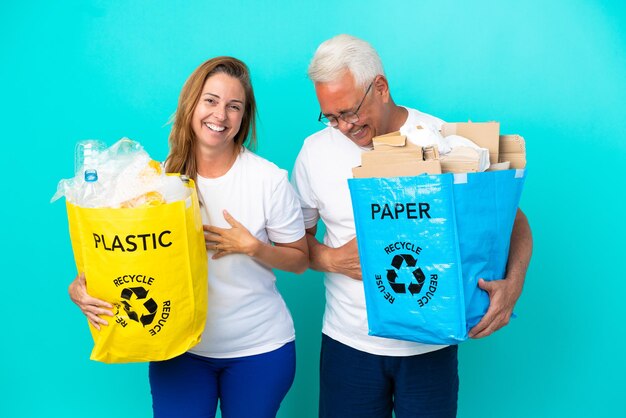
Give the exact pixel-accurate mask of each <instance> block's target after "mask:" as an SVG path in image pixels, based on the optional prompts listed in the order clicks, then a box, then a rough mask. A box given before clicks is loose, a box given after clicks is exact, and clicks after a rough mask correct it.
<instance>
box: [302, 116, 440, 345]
mask: <svg viewBox="0 0 626 418" xmlns="http://www.w3.org/2000/svg"><path fill="white" fill-rule="evenodd" d="M407 110H408V117H407V120H406V122H405V123H404V125H403V127H407V128H408V127H409V126H416V125H419V124H420V123H422V124H428V125H431V126H436V127H440V126H441V124H442V123H443V121H442V120H440V119H438V118H436V117H434V116H430V115H427V114H425V113H421V112H418V111H417V110H414V109H407ZM363 151H367V150H366V149H364V148H361V147H359V146H358V145H356V144H355V143H354V142H352V141H351V140H350V139H349V138H347V137H346V136H345V135H343V134H342V133H341V131H339V130H338V129H334V128H326V129H323V130H321V131H319V132H317V133H315V134H313V135H311V136H309V137H308V138H307V139H305V141H304V144H303V146H302V149H301V150H300V154H299V155H298V158H297V159H296V163H295V166H294V169H293V173H292V184H293V185H294V187H295V189H296V192H297V193H298V195H299V198H300V203H301V205H302V212H303V215H304V224H305V226H306V228H307V229H308V228H312V227H314V226H315V225H317V222H318V219H321V220H322V221H323V222H324V225H325V226H326V234H325V235H324V244H325V245H327V246H329V247H332V248H337V247H340V246H342V245H344V244H345V243H346V242H348V241H350V240H351V239H352V238H354V237H355V236H356V231H355V226H354V215H353V212H352V201H351V199H350V190H349V189H348V181H347V180H348V179H349V178H352V168H353V167H356V166H359V165H361V153H362V152H363ZM324 284H325V287H326V310H325V312H324V323H323V327H322V332H323V333H324V334H326V335H328V336H329V337H331V338H333V339H334V340H337V341H339V342H341V343H343V344H346V345H348V346H350V347H352V348H355V349H357V350H360V351H365V352H367V353H371V354H376V355H386V356H410V355H415V354H422V353H426V352H429V351H434V350H438V349H440V348H443V347H445V346H441V345H426V344H419V343H415V342H410V341H401V340H394V339H389V338H381V337H375V336H370V335H368V334H367V332H368V326H367V314H366V310H365V293H364V290H363V282H361V281H359V280H354V279H351V278H349V277H348V276H345V275H342V274H337V273H325V276H324Z"/></svg>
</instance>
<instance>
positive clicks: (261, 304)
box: [70, 57, 308, 418]
mask: <svg viewBox="0 0 626 418" xmlns="http://www.w3.org/2000/svg"><path fill="white" fill-rule="evenodd" d="M255 114H256V105H255V100H254V93H253V90H252V85H251V82H250V76H249V72H248V68H247V67H246V65H245V64H244V63H243V62H241V61H239V60H237V59H235V58H231V57H217V58H213V59H211V60H208V61H206V62H205V63H203V64H202V65H200V67H198V68H197V69H196V70H195V71H194V72H193V73H192V74H191V76H190V77H189V79H188V80H187V82H186V83H185V85H184V86H183V89H182V91H181V94H180V98H179V103H178V109H177V111H176V114H175V117H174V122H173V127H172V131H171V133H170V138H169V141H170V155H169V157H168V158H167V161H166V164H165V165H166V170H167V171H168V172H177V173H184V174H186V175H188V176H189V177H190V178H193V179H195V180H196V184H197V187H198V192H199V196H200V200H201V202H202V204H201V206H202V212H203V223H204V224H205V225H204V230H205V238H206V245H207V253H208V256H209V277H208V280H209V302H208V314H207V322H206V326H205V329H204V332H203V335H202V341H201V342H200V343H199V344H198V345H197V346H195V347H193V348H192V349H191V350H190V351H189V352H187V353H185V354H183V355H181V356H179V357H176V358H174V359H171V360H167V361H162V362H153V363H151V364H150V385H151V390H152V399H153V408H154V416H155V417H201V416H202V417H206V416H215V412H216V409H217V401H218V399H219V401H220V409H221V412H222V417H224V418H229V417H231V418H236V417H246V418H250V417H252V418H254V417H259V418H261V417H275V416H276V413H277V411H278V408H279V406H280V403H281V401H282V399H283V398H284V396H285V395H286V394H287V391H288V390H289V388H290V387H291V384H292V383H293V378H294V374H295V343H294V340H295V332H294V328H293V321H292V319H291V315H290V313H289V311H288V309H287V307H286V305H285V303H284V301H283V299H282V297H281V296H280V294H279V293H278V291H277V289H276V286H275V276H274V274H273V273H272V269H273V268H276V269H280V270H285V271H291V272H295V273H302V272H304V271H305V270H306V268H307V267H308V250H307V245H306V238H304V232H305V231H304V224H303V221H302V214H301V212H300V205H299V203H298V201H297V199H296V196H295V194H294V192H293V190H292V188H291V186H290V184H289V182H288V180H287V173H286V172H285V171H284V170H280V169H279V168H278V167H276V166H275V165H274V164H272V163H270V162H268V161H267V160H264V159H262V158H261V157H258V156H257V155H255V154H253V153H252V152H250V151H249V150H248V149H246V148H245V147H244V145H246V143H247V141H248V140H250V141H251V142H253V143H254V141H255V139H256V138H255V137H256V129H255ZM272 243H273V245H272ZM70 297H71V298H72V300H73V301H74V302H75V303H76V304H77V305H79V307H80V308H81V309H82V311H83V312H84V313H85V315H86V316H87V317H88V318H89V320H90V322H91V323H92V324H93V325H94V326H95V327H97V328H99V326H100V325H106V320H104V319H103V318H101V317H100V316H99V315H112V312H111V311H110V309H111V305H110V304H108V303H106V302H104V301H100V300H98V299H94V298H91V297H90V296H89V295H88V294H87V292H86V287H85V279H84V277H83V276H79V277H77V278H76V280H75V281H74V283H72V285H70Z"/></svg>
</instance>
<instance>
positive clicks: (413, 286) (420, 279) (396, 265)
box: [387, 254, 426, 295]
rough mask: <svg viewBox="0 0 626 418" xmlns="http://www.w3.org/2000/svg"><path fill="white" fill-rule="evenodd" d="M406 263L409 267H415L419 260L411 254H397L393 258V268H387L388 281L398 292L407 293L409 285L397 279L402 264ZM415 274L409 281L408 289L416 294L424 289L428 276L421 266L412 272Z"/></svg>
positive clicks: (412, 293)
mask: <svg viewBox="0 0 626 418" xmlns="http://www.w3.org/2000/svg"><path fill="white" fill-rule="evenodd" d="M403 263H406V266H407V267H410V268H412V267H415V266H416V265H417V260H416V259H415V257H413V256H412V255H411V254H396V255H395V256H394V257H393V259H392V260H391V266H392V267H393V269H387V281H388V282H389V285H390V286H391V288H392V289H393V291H394V292H396V293H406V291H407V286H406V285H405V284H404V283H402V282H401V283H398V282H396V280H397V279H398V272H399V271H400V268H401V267H402V264H403ZM411 274H412V276H413V279H414V281H413V280H411V281H410V282H409V285H408V290H409V293H411V295H415V294H417V293H419V292H420V291H421V290H422V286H424V281H425V280H426V276H425V275H424V272H423V271H422V269H421V268H419V267H417V268H416V269H413V271H412V272H411Z"/></svg>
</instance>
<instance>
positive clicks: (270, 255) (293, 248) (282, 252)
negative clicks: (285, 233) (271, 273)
mask: <svg viewBox="0 0 626 418" xmlns="http://www.w3.org/2000/svg"><path fill="white" fill-rule="evenodd" d="M249 255H250V256H251V257H253V258H254V259H255V260H257V261H259V262H261V263H263V264H265V265H266V266H268V267H270V268H273V269H278V270H283V271H289V272H292V273H298V274H300V273H304V272H305V271H306V269H307V268H308V267H309V259H308V258H309V257H308V251H307V247H306V240H305V238H304V237H303V238H301V239H300V240H298V241H296V242H293V243H289V244H279V243H277V244H275V245H272V244H269V243H265V242H261V241H259V242H258V245H257V247H256V248H255V249H254V250H253V251H252V252H251V253H250V254H249Z"/></svg>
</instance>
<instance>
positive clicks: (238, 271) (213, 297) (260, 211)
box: [189, 150, 305, 358]
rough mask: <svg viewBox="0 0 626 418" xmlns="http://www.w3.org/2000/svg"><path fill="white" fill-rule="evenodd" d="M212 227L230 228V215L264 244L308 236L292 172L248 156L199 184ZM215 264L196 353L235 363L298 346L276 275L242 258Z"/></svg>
mask: <svg viewBox="0 0 626 418" xmlns="http://www.w3.org/2000/svg"><path fill="white" fill-rule="evenodd" d="M197 183H198V190H199V192H200V194H201V196H202V199H203V201H204V203H205V205H203V207H202V221H203V223H204V224H205V225H214V226H217V227H220V228H230V225H229V224H228V223H227V222H226V220H225V219H224V216H223V210H224V209H226V210H227V211H228V212H229V213H230V214H231V215H232V216H233V217H234V218H235V219H236V220H237V221H239V222H240V223H241V224H243V225H244V226H245V227H246V228H247V229H248V231H250V233H251V234H252V235H254V236H255V237H257V238H258V239H259V240H261V241H263V242H270V241H271V242H276V243H290V242H295V241H297V240H299V239H300V238H302V237H303V236H304V232H305V231H304V224H303V221H302V212H301V210H300V204H299V202H298V199H297V197H296V195H295V193H294V191H293V189H292V187H291V185H290V184H289V181H288V179H287V172H286V171H285V170H281V169H280V168H278V167H277V166H276V165H274V164H273V163H271V162H269V161H267V160H265V159H263V158H261V157H259V156H257V155H255V154H254V153H252V152H250V151H248V150H244V151H242V152H241V153H240V154H239V156H238V157H237V160H236V161H235V163H234V164H233V166H232V167H231V169H230V170H229V171H228V172H227V173H226V174H225V175H223V176H222V177H219V178H214V179H208V178H203V177H201V176H198V180H197ZM207 254H208V257H209V274H208V280H209V299H208V313H207V320H206V326H205V328H204V332H203V334H202V341H201V342H200V343H199V344H198V345H197V346H195V347H193V348H192V349H191V350H189V351H190V352H192V353H194V354H198V355H201V356H205V357H214V358H232V357H242V356H250V355H255V354H260V353H266V352H269V351H272V350H275V349H277V348H279V347H281V346H283V345H284V344H285V343H287V342H290V341H293V340H294V339H295V331H294V327H293V320H292V319H291V314H290V313H289V310H288V309H287V306H286V304H285V301H284V300H283V298H282V297H281V295H280V294H279V293H278V290H277V288H276V285H275V282H276V277H275V276H274V273H273V272H272V270H271V269H270V268H268V267H266V266H265V265H263V264H261V263H259V262H257V261H255V260H254V259H253V258H251V257H248V256H247V255H243V254H231V255H227V256H224V257H222V258H220V259H217V260H212V259H211V256H212V255H213V254H214V252H213V251H208V252H207Z"/></svg>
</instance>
